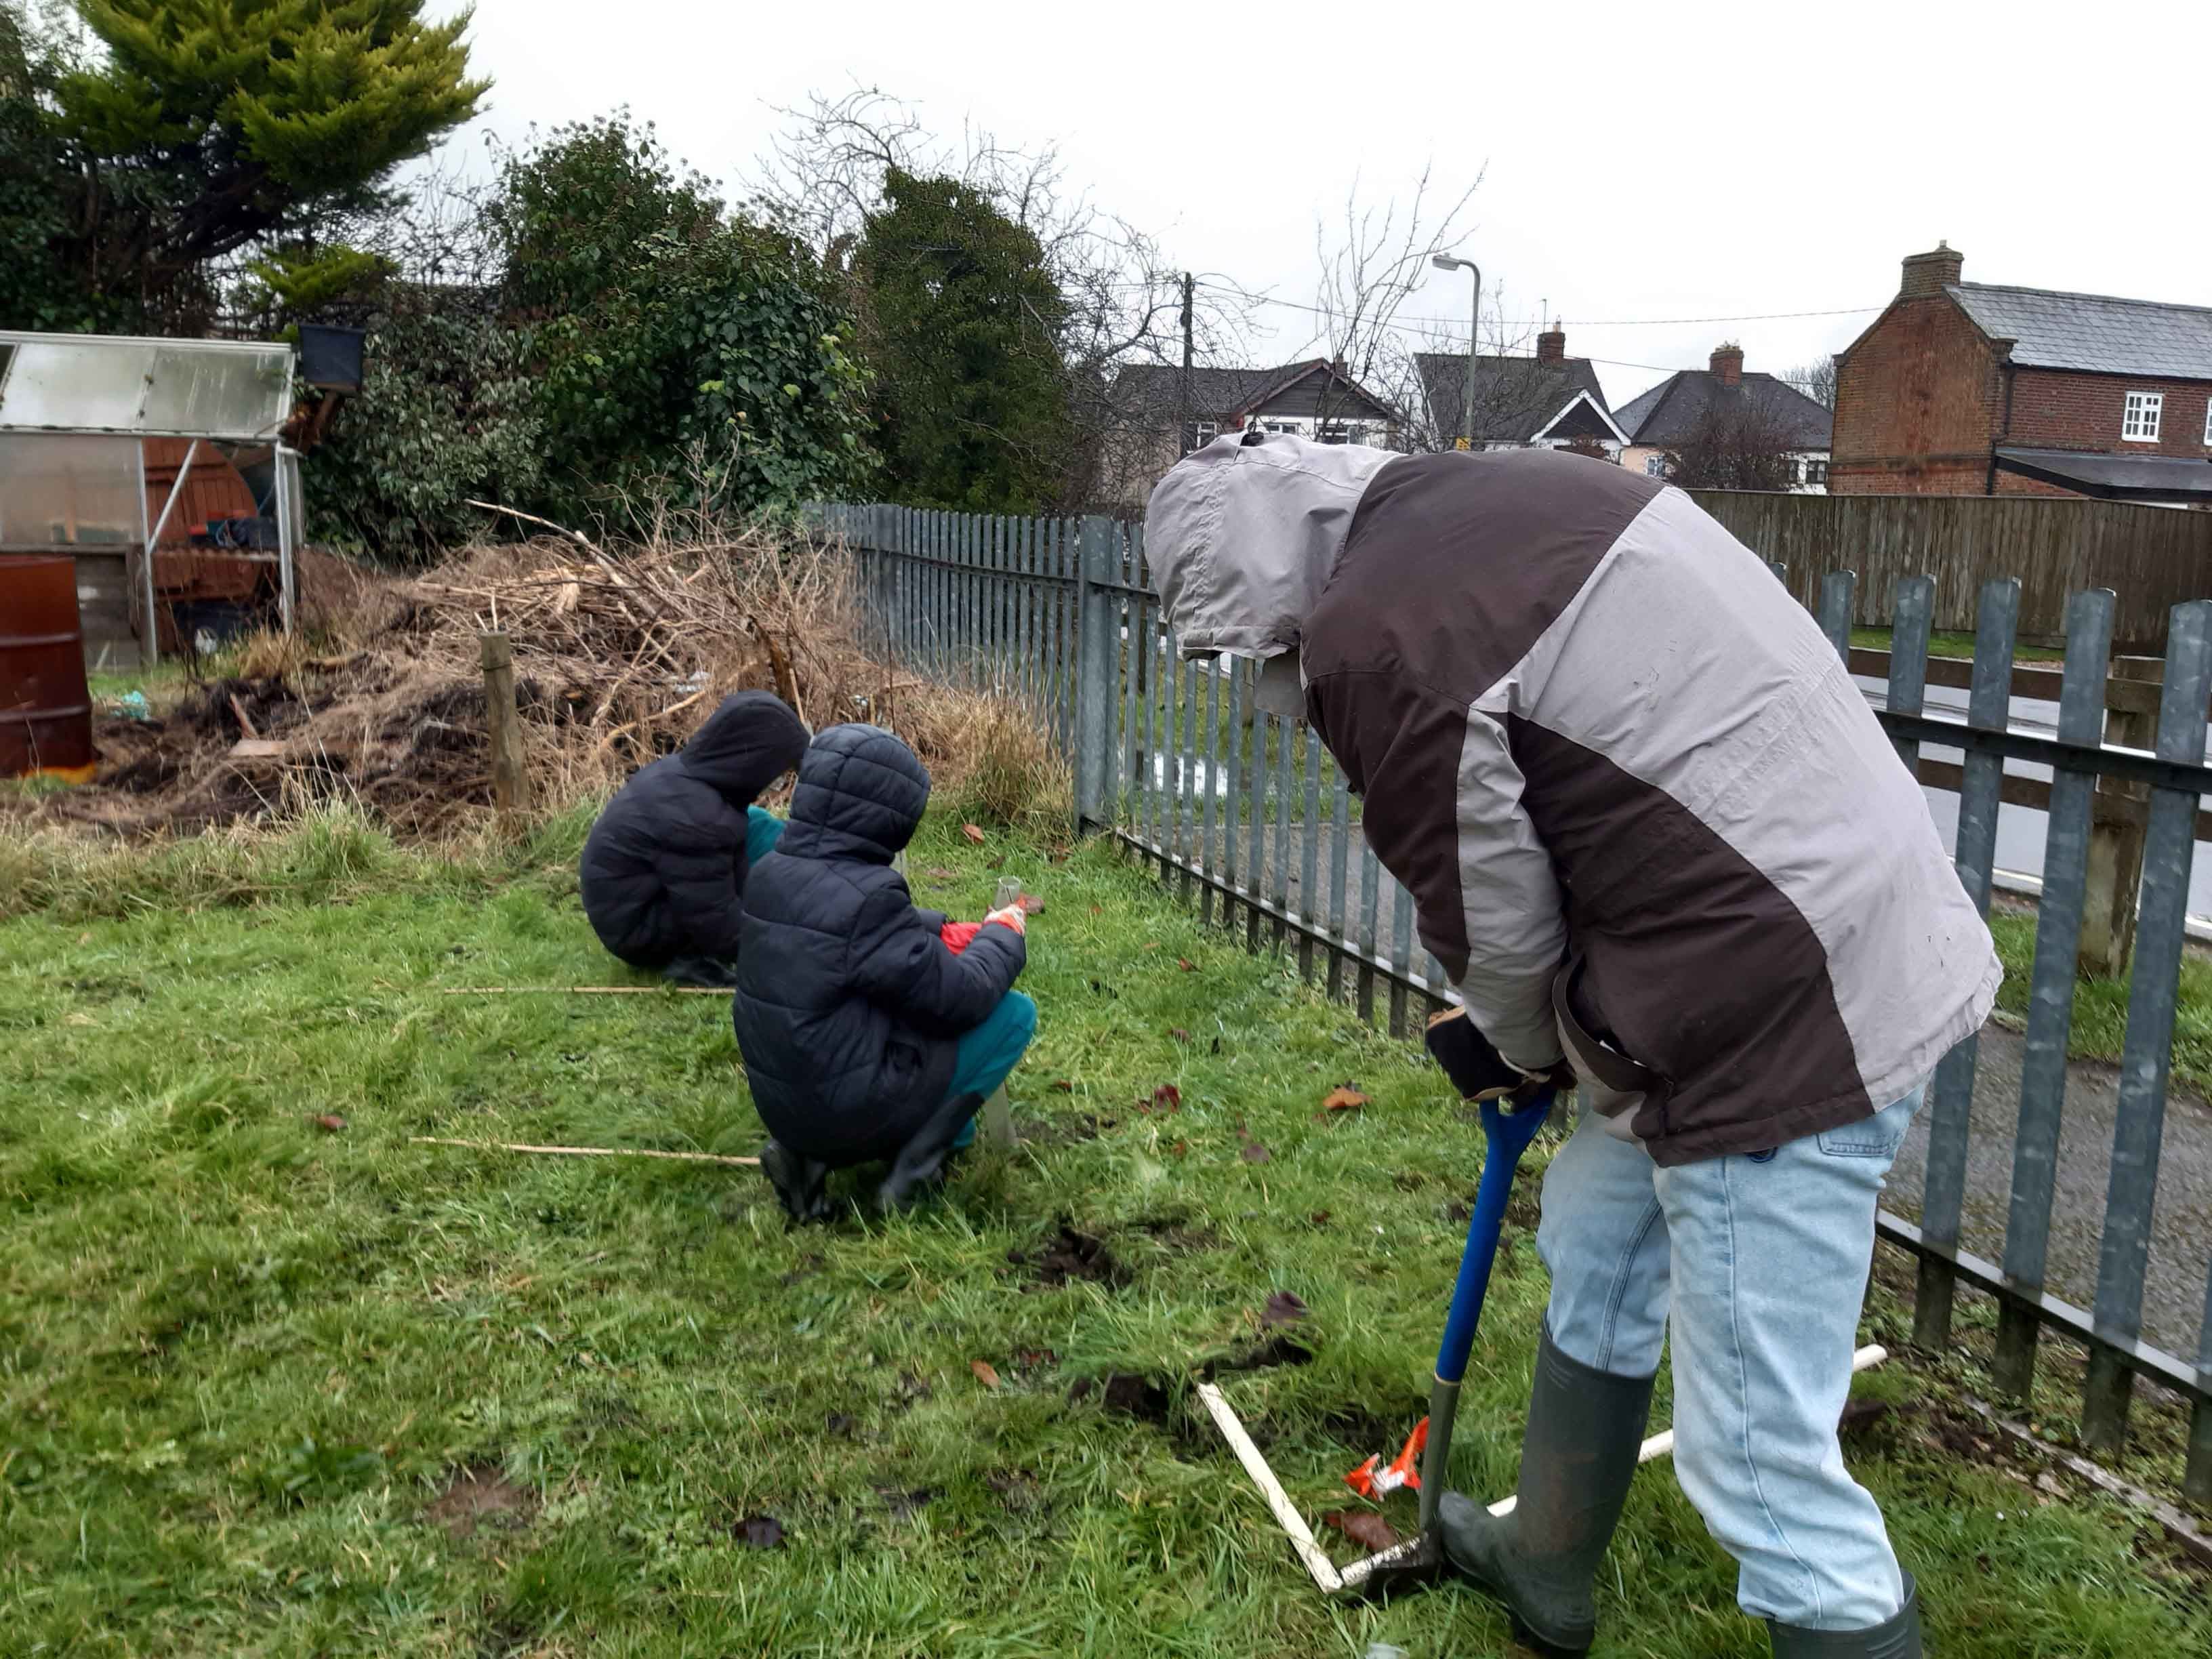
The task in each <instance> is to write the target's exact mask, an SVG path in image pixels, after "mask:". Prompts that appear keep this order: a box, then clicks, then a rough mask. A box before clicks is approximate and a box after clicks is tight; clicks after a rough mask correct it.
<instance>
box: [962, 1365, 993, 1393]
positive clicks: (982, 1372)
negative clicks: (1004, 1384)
mask: <svg viewBox="0 0 2212 1659" xmlns="http://www.w3.org/2000/svg"><path fill="white" fill-rule="evenodd" d="M968 1369H969V1370H971V1371H973V1372H975V1380H976V1381H977V1382H978V1383H981V1384H982V1385H983V1386H984V1387H985V1388H987V1389H995V1388H997V1387H998V1386H999V1374H998V1372H997V1371H995V1370H992V1369H991V1363H990V1362H989V1361H988V1360H987V1359H971V1360H969V1362H968Z"/></svg>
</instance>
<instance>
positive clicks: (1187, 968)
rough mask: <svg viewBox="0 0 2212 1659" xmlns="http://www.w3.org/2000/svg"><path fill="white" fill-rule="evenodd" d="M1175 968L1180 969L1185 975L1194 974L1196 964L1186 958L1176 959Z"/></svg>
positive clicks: (1196, 967)
mask: <svg viewBox="0 0 2212 1659" xmlns="http://www.w3.org/2000/svg"><path fill="white" fill-rule="evenodd" d="M1176 967H1178V968H1180V969H1182V970H1183V972H1185V973H1186V974H1194V973H1196V972H1197V971H1198V964H1197V963H1194V962H1193V961H1192V960H1191V959H1190V958H1189V957H1176Z"/></svg>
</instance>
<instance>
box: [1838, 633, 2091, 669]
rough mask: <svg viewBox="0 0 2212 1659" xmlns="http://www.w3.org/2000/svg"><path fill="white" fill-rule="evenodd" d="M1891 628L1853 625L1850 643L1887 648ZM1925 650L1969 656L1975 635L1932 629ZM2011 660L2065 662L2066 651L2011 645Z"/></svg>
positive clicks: (1864, 647)
mask: <svg viewBox="0 0 2212 1659" xmlns="http://www.w3.org/2000/svg"><path fill="white" fill-rule="evenodd" d="M1891 632H1892V630H1891V629H1887V628H1854V629H1851V643H1852V644H1853V645H1855V646H1857V647H1859V648H1860V649H1861V650H1863V651H1887V650H1888V649H1889V641H1890V635H1891ZM1928 654H1929V656H1931V657H1964V658H1966V659H1968V660H1970V661H1971V660H1972V658H1973V654H1974V636H1973V635H1972V634H1946V633H1941V632H1937V633H1933V634H1930V635H1929V636H1928ZM2012 658H2013V660H2014V661H2015V662H2064V661H2065V660H2066V653H2065V652H2064V651H2063V649H2058V648H2056V647H2051V646H2047V645H2016V646H2015V647H2013V653H2012Z"/></svg>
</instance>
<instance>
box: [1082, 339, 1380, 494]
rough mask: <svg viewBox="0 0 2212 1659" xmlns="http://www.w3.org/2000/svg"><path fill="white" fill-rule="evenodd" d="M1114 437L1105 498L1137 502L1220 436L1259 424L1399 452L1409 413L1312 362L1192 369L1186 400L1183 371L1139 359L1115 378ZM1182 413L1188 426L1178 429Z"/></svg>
mask: <svg viewBox="0 0 2212 1659" xmlns="http://www.w3.org/2000/svg"><path fill="white" fill-rule="evenodd" d="M1109 395H1110V398H1111V400H1112V403H1113V405H1114V409H1115V431H1114V433H1113V435H1111V437H1110V438H1109V443H1108V446H1107V447H1108V454H1107V457H1106V464H1105V465H1104V467H1103V478H1102V481H1101V483H1102V491H1103V494H1104V495H1106V496H1108V497H1109V498H1111V499H1114V500H1117V501H1131V502H1135V503H1139V504H1141V503H1142V502H1143V501H1145V500H1146V497H1148V496H1149V495H1151V494H1152V486H1153V485H1154V484H1156V483H1158V482H1159V481H1160V477H1161V475H1162V474H1163V473H1164V472H1165V471H1167V470H1168V469H1169V468H1170V467H1171V466H1173V465H1175V464H1176V461H1177V460H1179V459H1181V458H1182V457H1183V456H1185V455H1188V453H1190V452H1191V451H1192V450H1194V449H1195V448H1197V447H1199V446H1200V445H1201V444H1206V443H1210V442H1212V441H1213V439H1215V438H1216V437H1218V436H1219V435H1221V434H1222V433H1224V432H1241V431H1243V430H1244V429H1245V428H1247V427H1248V426H1258V427H1260V428H1262V429H1264V430H1266V431H1269V432H1287V433H1292V434H1295V435H1297V436H1298V437H1301V438H1310V439H1311V440H1313V441H1315V442H1316V443H1325V444H1372V445H1374V446H1375V447H1376V448H1378V449H1395V448H1397V447H1399V444H1400V442H1401V428H1402V427H1403V424H1404V417H1403V416H1401V414H1400V413H1399V412H1398V411H1397V410H1395V409H1393V408H1392V407H1391V406H1390V405H1389V404H1388V403H1386V402H1385V401H1384V400H1383V399H1382V398H1378V397H1376V395H1375V394H1374V393H1373V392H1370V391H1369V390H1368V389H1367V388H1366V387H1365V386H1362V385H1360V384H1359V382H1358V381H1357V380H1353V379H1352V377H1351V375H1350V374H1347V373H1346V370H1345V365H1344V364H1343V363H1342V362H1332V361H1330V360H1329V359H1328V358H1326V357H1310V358H1307V359H1305V360H1304V361H1302V362H1295V363H1282V364H1279V365H1278V366H1276V367H1275V368H1193V369H1192V370H1191V371H1190V386H1189V391H1188V404H1187V405H1186V404H1185V402H1184V398H1185V396H1186V394H1185V392H1184V389H1183V374H1182V369H1180V368H1176V367H1175V366H1173V365H1171V364H1165V363H1133V364H1130V365H1129V366H1127V367H1126V368H1123V369H1122V370H1121V372H1120V373H1119V374H1117V375H1116V376H1115V380H1114V384H1113V388H1112V391H1111V392H1110V394H1109ZM1178 416H1181V419H1182V432H1181V433H1180V434H1179V435H1178V433H1177V432H1176V424H1177V418H1178Z"/></svg>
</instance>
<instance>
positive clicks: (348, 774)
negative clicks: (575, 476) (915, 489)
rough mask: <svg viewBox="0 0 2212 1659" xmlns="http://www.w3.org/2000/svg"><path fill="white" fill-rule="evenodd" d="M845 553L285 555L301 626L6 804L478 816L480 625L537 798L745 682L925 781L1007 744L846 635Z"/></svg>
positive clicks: (144, 826) (229, 657) (786, 547)
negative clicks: (500, 657)
mask: <svg viewBox="0 0 2212 1659" xmlns="http://www.w3.org/2000/svg"><path fill="white" fill-rule="evenodd" d="M698 528H699V527H698V526H693V527H692V529H693V530H694V532H696V530H697V529H698ZM851 568H852V567H851V561H850V559H849V557H848V556H847V555H846V554H845V552H844V550H842V548H839V547H836V546H832V545H826V544H819V543H815V542H810V541H806V540H802V539H798V538H784V537H780V536H776V535H772V534H769V533H768V532H764V531H760V530H757V529H750V528H748V529H744V530H741V531H735V532H726V533H718V534H703V535H702V534H697V533H694V534H691V535H687V536H676V535H657V536H655V537H653V538H651V539H650V540H648V541H647V542H645V543H644V544H641V545H637V546H634V547H629V548H625V549H622V550H619V551H618V552H617V553H613V554H610V553H607V552H605V551H602V550H600V549H599V548H598V547H597V546H596V545H594V544H592V543H590V542H588V541H586V540H585V539H584V538H581V537H579V536H574V535H572V534H567V533H566V532H564V533H563V535H562V536H561V537H558V538H554V537H545V538H539V539H538V540H535V541H532V542H528V543H523V544H488V545H484V546H480V547H475V548H471V549H466V550H463V551H461V552H460V553H459V554H457V555H456V556H454V557H453V558H452V559H450V560H448V561H447V562H445V563H443V564H441V565H440V566H437V567H435V568H432V569H429V570H428V571H426V572H423V573H422V574H417V575H414V576H411V577H403V576H396V575H387V574H380V573H375V572H371V571H368V570H364V569H362V568H360V567H356V566H353V565H350V564H348V563H347V562H344V561H343V560H338V559H335V558H332V557H330V556H315V557H313V558H311V559H308V560H306V561H303V562H302V566H301V618H302V622H303V628H302V631H301V635H300V636H299V637H298V638H295V639H294V640H285V639H283V638H281V637H279V636H276V635H259V636H256V637H255V638H253V639H252V640H250V641H246V643H245V644H244V645H243V646H242V647H237V648H235V649H234V650H232V651H230V652H228V653H225V654H224V657H223V659H222V668H223V669H224V670H225V672H224V673H223V675H222V678H197V680H196V682H195V684H192V686H191V688H190V689H189V690H187V691H186V692H185V694H184V695H183V696H181V697H180V698H179V699H178V700H177V701H176V702H174V703H173V705H172V706H170V707H168V708H166V709H162V710H161V711H160V713H159V714H158V717H157V718H155V719H153V720H133V719H130V718H127V717H125V716H123V715H120V714H118V715H112V716H107V717H104V718H103V719H102V720H100V726H99V730H98V734H97V735H98V740H99V744H100V751H101V759H102V764H101V769H100V775H99V776H98V778H97V779H96V780H95V781H94V782H93V783H92V784H91V785H89V786H88V787H84V788H82V789H76V790H71V791H68V792H66V793H58V794H52V795H48V796H46V797H44V798H42V799H36V800H27V801H23V802H19V803H17V804H16V805H15V806H14V807H13V808H12V809H11V810H13V811H15V813H16V814H17V815H19V816H20V815H24V814H29V815H33V816H35V817H38V818H39V819H40V820H42V821H45V822H48V823H77V824H84V825H89V826H96V827H99V828H102V829H108V830H111V831H113V832H116V833H119V834H123V835H126V836H142V835H146V834H151V833H157V832H161V831H176V832H191V831H194V830H197V829H206V828H210V827H213V826H216V825H221V824H227V823H237V822H239V821H240V820H246V819H254V818H264V817H281V816H283V815H285V814H287V813H288V812H289V811H292V810H294V809H295V808H297V807H298V806H300V805H303V804H306V803H309V802H312V801H314V800H317V799H325V798H329V797H332V796H343V797H346V798H349V799H353V800H355V801H356V802H358V803H359V804H361V805H363V806H365V807H367V808H368V809H369V810H370V811H372V812H373V813H374V814H375V815H376V816H377V817H380V818H381V819H382V820H383V821H384V822H385V823H387V824H388V825H390V827H391V828H392V829H393V830H394V831H395V832H397V833H398V834H400V835H402V836H405V837H407V838H409V839H417V840H419V839H425V838H432V837H435V836H441V835H445V834H449V833H452V832H454V831H456V830H465V829H470V828H472V827H474V826H476V825H477V824H479V823H483V822H485V821H487V820H488V819H489V816H490V811H491V781H490V751H489V741H488V738H487V737H486V733H485V709H484V695H483V678H482V672H481V669H480V667H479V654H478V644H477V641H478V636H479V635H482V634H483V633H486V632H504V633H505V634H506V635H507V636H508V638H509V639H510V641H512V643H513V653H514V664H515V692H516V702H517V705H518V708H520V712H521V714H522V717H523V725H524V729H525V749H526V760H527V763H528V768H529V772H530V775H531V781H532V789H533V793H534V794H535V797H536V799H537V801H538V804H539V805H541V806H549V807H552V808H556V809H557V808H558V807H560V806H562V805H567V804H568V803H570V802H573V801H575V800H577V799H582V798H585V797H586V796H591V795H595V794H599V793H604V792H605V791H606V790H608V789H610V788H611V787H614V786H616V785H617V784H619V783H620V782H621V781H622V780H623V778H625V777H627V776H628V775H629V773H630V772H632V771H633V770H635V769H636V768H637V767H638V766H640V765H641V764H643V763H645V762H647V761H648V760H651V759H653V758H654V757H657V756H659V755H664V754H667V753H669V752H671V751H672V750H675V749H676V748H678V747H679V746H680V745H681V744H683V742H684V739H685V738H688V737H689V736H690V734H691V732H693V731H694V730H696V728H697V726H698V725H699V724H700V722H701V721H702V720H705V719H706V717H707V716H708V714H711V713H713V712H714V708H715V706H716V704H717V703H718V702H719V701H720V698H721V697H722V696H724V695H726V694H727V693H729V692H732V691H736V690H770V691H774V692H775V693H776V694H777V695H778V696H781V697H782V698H783V700H784V701H785V702H787V703H789V704H790V705H791V706H792V707H793V708H796V709H797V710H798V711H799V714H800V715H801V717H802V718H803V719H805V720H806V721H807V723H808V724H809V725H810V726H814V727H815V728H816V729H817V730H818V729H820V728H821V727H823V726H829V725H834V724H836V723H837V722H839V721H841V720H875V721H877V722H878V723H879V724H883V725H889V726H893V727H894V728H895V729H896V730H897V731H898V732H900V734H901V735H902V736H903V737H904V738H906V739H907V741H908V743H909V744H913V746H914V747H915V750H916V752H917V753H919V754H920V755H921V757H922V759H923V762H924V763H925V764H927V765H928V766H929V767H930V769H931V770H932V772H933V774H935V775H937V777H938V778H939V781H940V783H942V782H945V781H960V780H963V779H964V778H965V777H966V775H968V774H969V772H970V771H971V770H972V769H974V768H975V765H976V763H977V762H978V760H979V758H981V757H980V755H979V750H981V749H982V748H983V747H985V746H987V745H991V744H1003V743H1004V741H1005V739H1004V738H1003V736H1002V735H994V734H996V733H997V732H998V728H999V727H1000V726H1003V725H1004V724H1005V722H1006V711H1004V710H1002V709H999V708H995V707H994V706H992V705H990V704H989V703H988V702H987V700H986V699H983V698H981V697H978V696H975V695H973V694H971V693H965V692H961V691H957V690H951V689H950V688H946V687H941V686H937V685H933V684H924V683H922V682H921V681H919V680H917V679H915V678H912V677H911V676H908V677H905V678H902V677H901V676H900V675H899V674H898V673H897V672H896V671H895V670H894V669H893V668H892V667H891V666H890V665H889V664H888V663H886V662H885V661H884V660H882V659H880V658H878V657H875V656H872V655H871V654H870V653H868V652H866V650H864V649H863V648H862V647H861V645H860V629H859V628H858V626H857V622H858V617H857V614H856V610H855V605H854V593H853V591H852V582H851V576H850V572H851Z"/></svg>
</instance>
